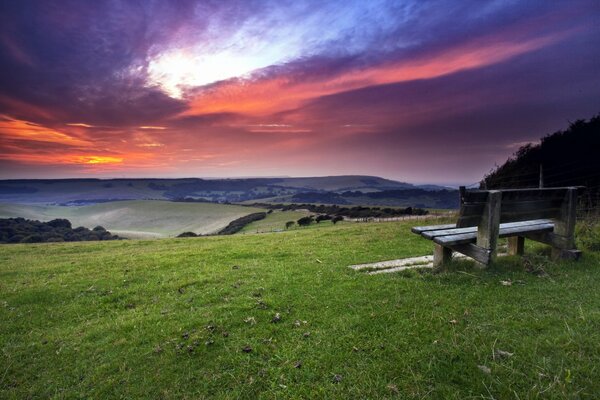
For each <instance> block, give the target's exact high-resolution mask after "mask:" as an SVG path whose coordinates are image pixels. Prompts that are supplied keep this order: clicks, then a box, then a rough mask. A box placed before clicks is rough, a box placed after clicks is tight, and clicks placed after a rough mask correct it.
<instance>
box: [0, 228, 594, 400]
mask: <svg viewBox="0 0 600 400" xmlns="http://www.w3.org/2000/svg"><path fill="white" fill-rule="evenodd" d="M411 225H412V224H411V223H410V221H409V222H407V223H379V224H376V223H375V224H342V225H336V226H329V227H323V228H321V229H297V230H293V231H289V232H283V233H272V234H257V235H236V236H228V237H208V238H193V239H164V240H156V241H117V242H97V243H94V242H85V243H60V244H42V245H5V246H2V247H0V398H3V399H4V398H6V399H23V398H128V399H129V398H163V399H203V398H224V399H237V398H244V399H256V398H264V399H275V398H277V399H281V398H294V399H300V398H303V399H306V398H323V399H325V398H340V399H350V398H359V399H366V398H370V399H375V398H415V399H417V398H418V399H421V398H440V399H441V398H456V399H465V398H497V399H503V398H518V399H526V398H544V399H547V398H550V399H552V398H555V399H563V398H595V397H596V396H597V394H598V393H600V347H599V345H598V343H599V342H600V330H599V329H598V328H599V327H600V268H599V266H598V264H599V262H600V255H599V254H598V253H590V252H586V253H585V255H584V258H583V260H582V261H580V262H578V263H570V262H564V263H552V262H550V261H548V260H547V259H546V258H545V257H540V256H538V255H535V256H534V257H532V258H531V259H532V260H533V262H534V264H536V265H543V266H544V269H545V270H546V272H547V273H548V275H549V276H547V277H538V276H536V275H534V274H530V273H527V272H525V271H524V269H523V266H522V261H521V259H519V258H505V259H503V260H501V261H500V262H499V263H498V265H496V266H495V267H492V268H490V269H487V270H478V269H474V268H473V267H472V264H471V263H469V262H461V263H457V264H454V265H453V266H452V267H451V268H450V270H449V271H448V272H445V273H441V274H432V273H429V272H427V273H418V272H415V271H412V272H409V273H400V274H389V275H386V274H383V275H376V276H368V275H365V274H363V273H358V272H355V271H352V270H350V269H348V268H346V266H347V265H350V264H357V263H366V262H374V261H381V260H387V259H394V258H399V257H407V256H417V255H424V254H430V252H431V242H429V241H427V240H424V239H422V238H420V237H418V236H416V235H413V234H410V233H409V228H410V226H411ZM528 250H529V251H530V252H531V251H535V252H537V251H539V248H538V247H535V248H530V249H528ZM507 280H511V281H512V282H513V284H512V285H511V286H504V285H502V284H501V283H500V282H501V281H507ZM276 313H280V315H281V318H282V319H281V321H280V322H278V323H272V322H271V320H272V318H273V316H274V315H275V314H276ZM246 321H247V322H246ZM295 321H298V323H297V325H299V326H296V324H295ZM254 322H255V323H254ZM225 333H227V334H226V335H225ZM305 334H307V335H305ZM188 346H189V350H188ZM246 346H250V347H251V348H252V351H251V352H249V353H245V352H244V351H242V349H243V348H244V347H246ZM495 350H503V351H507V352H510V353H513V356H511V357H507V358H501V357H494V356H493V354H494V351H495ZM298 362H301V363H302V365H301V368H296V367H295V366H296V365H297V363H298ZM480 365H482V366H486V367H488V368H490V370H491V372H490V373H489V374H488V373H485V372H483V371H482V370H481V369H480V368H478V366H480ZM336 375H339V377H341V381H339V382H337V383H336V382H334V376H336Z"/></svg>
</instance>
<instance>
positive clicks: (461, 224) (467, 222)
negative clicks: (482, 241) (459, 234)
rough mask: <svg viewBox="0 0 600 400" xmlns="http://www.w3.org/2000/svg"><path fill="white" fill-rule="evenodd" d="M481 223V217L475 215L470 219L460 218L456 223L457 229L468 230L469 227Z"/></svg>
mask: <svg viewBox="0 0 600 400" xmlns="http://www.w3.org/2000/svg"><path fill="white" fill-rule="evenodd" d="M480 221H481V215H473V216H470V217H463V216H459V217H458V220H457V221H456V227H457V228H466V227H469V226H477V225H479V222H480Z"/></svg>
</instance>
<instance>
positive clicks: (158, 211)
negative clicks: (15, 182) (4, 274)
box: [0, 200, 263, 239]
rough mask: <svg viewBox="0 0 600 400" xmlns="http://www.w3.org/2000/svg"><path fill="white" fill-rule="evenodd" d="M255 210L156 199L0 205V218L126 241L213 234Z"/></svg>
mask: <svg viewBox="0 0 600 400" xmlns="http://www.w3.org/2000/svg"><path fill="white" fill-rule="evenodd" d="M260 211H263V210H262V209H259V208H253V207H243V206H235V205H226V204H215V203H178V202H170V201H157V200H132V201H113V202H108V203H100V204H95V205H91V206H80V207H62V206H36V205H23V204H6V203H4V204H2V203H0V218H9V217H24V218H29V219H36V220H41V221H49V220H51V219H54V218H67V219H68V220H69V221H71V223H72V224H73V227H76V226H85V227H86V228H90V229H92V228H94V227H95V226H97V225H102V226H104V227H105V228H106V229H108V230H109V231H111V232H112V233H114V234H117V235H120V236H123V237H127V238H140V239H141V238H161V237H173V236H177V235H178V234H180V233H182V232H186V231H191V232H195V233H198V234H207V233H215V232H218V231H219V230H221V229H222V228H224V227H225V226H227V224H228V223H230V222H231V221H233V220H234V219H237V218H240V217H243V216H244V215H248V214H251V213H254V212H260Z"/></svg>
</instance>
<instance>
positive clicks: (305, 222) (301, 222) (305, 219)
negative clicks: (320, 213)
mask: <svg viewBox="0 0 600 400" xmlns="http://www.w3.org/2000/svg"><path fill="white" fill-rule="evenodd" d="M312 222H313V217H302V218H300V219H299V220H298V221H297V223H298V225H299V226H308V225H310V224H311V223H312Z"/></svg>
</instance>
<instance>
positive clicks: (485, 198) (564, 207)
mask: <svg viewBox="0 0 600 400" xmlns="http://www.w3.org/2000/svg"><path fill="white" fill-rule="evenodd" d="M577 190H578V188H577V187H562V188H543V189H507V190H469V191H467V190H465V189H464V187H461V188H460V213H459V216H458V221H457V223H456V226H457V227H458V228H463V227H468V226H477V242H476V243H477V246H479V247H482V248H485V249H488V250H490V252H491V256H490V257H491V258H490V259H493V258H494V257H495V251H496V244H497V241H498V234H499V229H500V224H501V223H504V222H519V221H527V220H535V219H546V218H547V219H552V220H554V231H553V232H552V235H553V236H552V237H553V240H557V241H560V242H561V243H562V244H561V246H562V247H563V248H566V249H571V248H574V247H575V222H576V213H575V211H576V206H577V204H576V203H577Z"/></svg>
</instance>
